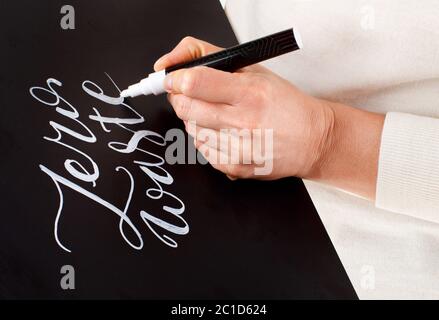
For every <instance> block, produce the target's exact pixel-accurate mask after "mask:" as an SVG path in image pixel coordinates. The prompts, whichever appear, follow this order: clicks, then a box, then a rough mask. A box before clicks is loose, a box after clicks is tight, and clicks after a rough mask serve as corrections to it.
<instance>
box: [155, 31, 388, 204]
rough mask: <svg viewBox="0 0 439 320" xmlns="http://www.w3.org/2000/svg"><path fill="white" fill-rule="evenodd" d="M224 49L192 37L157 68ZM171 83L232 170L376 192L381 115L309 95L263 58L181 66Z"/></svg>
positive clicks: (177, 103) (217, 161)
mask: <svg viewBox="0 0 439 320" xmlns="http://www.w3.org/2000/svg"><path fill="white" fill-rule="evenodd" d="M220 49H221V48H219V47H216V46H214V45H211V44H209V43H207V42H204V41H201V40H197V39H195V38H191V37H186V38H184V39H183V40H182V41H181V42H180V43H179V44H178V45H177V46H176V47H175V48H174V49H173V50H172V51H171V52H170V53H168V54H166V55H165V56H163V57H162V58H160V59H159V60H158V61H157V62H156V64H155V66H154V69H155V70H156V71H158V70H161V69H164V68H166V67H167V66H170V65H173V64H176V63H180V62H183V61H188V60H192V59H195V58H198V57H201V56H204V55H206V54H210V53H213V52H216V51H218V50H220ZM165 87H166V89H167V91H168V93H169V94H168V98H169V101H170V103H171V104H172V106H173V108H174V110H175V112H176V114H177V116H178V117H179V118H180V119H182V120H183V121H184V122H185V125H186V130H187V131H188V133H189V134H190V135H192V136H193V137H194V143H195V146H196V147H197V149H198V150H199V151H200V152H201V153H202V154H203V155H204V157H205V158H206V159H207V160H208V161H209V162H210V163H211V164H212V166H213V167H214V168H216V169H218V170H220V171H222V172H224V173H225V174H226V175H227V176H228V177H229V178H232V179H235V178H257V179H278V178H282V177H288V176H297V177H302V178H307V179H313V180H317V181H321V182H325V183H328V184H331V185H334V186H336V187H339V188H344V189H346V190H349V191H351V192H355V193H358V194H360V195H363V196H366V197H368V198H372V199H373V198H374V197H375V184H376V175H377V166H378V164H377V163H378V154H379V145H380V136H381V131H382V127H383V122H384V116H383V115H380V114H375V113H370V112H366V111H362V110H359V109H355V108H352V107H349V106H345V105H341V104H337V103H332V102H329V101H325V100H322V99H317V98H314V97H311V96H309V95H307V94H305V93H303V92H301V91H300V90H299V89H298V88H296V87H295V86H294V85H292V84H291V83H289V82H288V81H286V80H284V79H282V78H280V77H279V76H277V75H276V74H274V73H273V72H271V71H269V70H268V69H266V68H264V67H262V66H260V65H254V66H251V67H247V68H244V69H242V70H240V71H238V72H235V73H228V72H223V71H218V70H215V69H211V68H207V67H196V68H191V69H183V70H178V71H175V72H172V73H171V74H169V75H168V76H167V78H166V80H165ZM243 132H251V135H250V136H249V135H245V134H243ZM224 141H226V142H227V143H222V142H224ZM258 141H259V143H258ZM255 142H256V144H255ZM255 151H256V152H255ZM237 154H238V156H236V155H237Z"/></svg>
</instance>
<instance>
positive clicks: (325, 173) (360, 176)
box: [307, 102, 385, 199]
mask: <svg viewBox="0 0 439 320" xmlns="http://www.w3.org/2000/svg"><path fill="white" fill-rule="evenodd" d="M325 105H326V107H327V108H328V109H329V110H331V112H330V113H332V115H333V117H332V122H330V123H329V127H328V128H327V129H326V131H325V134H324V135H323V137H322V142H321V147H320V151H319V154H318V155H319V156H318V157H317V161H316V162H315V165H314V166H313V170H312V171H311V172H310V175H309V176H308V177H307V178H308V179H312V180H316V181H320V182H323V183H326V184H329V185H332V186H335V187H338V188H341V189H344V190H346V191H349V192H352V193H356V194H358V195H361V196H364V197H366V198H369V199H374V198H375V191H376V177H377V172H378V158H379V148H380V143H381V133H382V129H383V126H384V118H385V116H384V115H383V114H377V113H373V112H368V111H364V110H360V109H357V108H353V107H349V106H346V105H343V104H339V103H332V102H326V104H325Z"/></svg>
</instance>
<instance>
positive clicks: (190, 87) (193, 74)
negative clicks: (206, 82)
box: [180, 68, 201, 96]
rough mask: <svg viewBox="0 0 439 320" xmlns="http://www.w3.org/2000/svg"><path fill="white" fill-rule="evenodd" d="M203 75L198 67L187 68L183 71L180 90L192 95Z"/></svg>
mask: <svg viewBox="0 0 439 320" xmlns="http://www.w3.org/2000/svg"><path fill="white" fill-rule="evenodd" d="M200 77H201V75H200V72H199V70H197V68H192V69H187V70H184V71H182V75H181V82H180V91H181V93H183V94H184V95H186V96H191V95H193V94H194V92H195V90H196V88H197V86H198V83H199V82H200V81H199V79H200Z"/></svg>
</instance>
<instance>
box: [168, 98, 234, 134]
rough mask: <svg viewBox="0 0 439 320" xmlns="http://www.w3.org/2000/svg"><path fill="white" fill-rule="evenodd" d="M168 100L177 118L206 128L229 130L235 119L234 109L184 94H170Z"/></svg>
mask: <svg viewBox="0 0 439 320" xmlns="http://www.w3.org/2000/svg"><path fill="white" fill-rule="evenodd" d="M168 99H169V102H170V103H171V105H172V107H173V108H174V111H175V113H176V114H177V117H179V118H180V119H181V120H183V121H193V122H196V123H197V125H199V126H202V127H205V128H211V129H216V130H219V129H221V128H227V127H228V126H229V123H231V122H232V121H231V118H232V117H234V112H233V111H234V109H233V107H231V106H229V105H225V104H214V103H209V102H205V101H202V100H198V99H194V98H191V97H188V96H185V95H183V94H169V95H168Z"/></svg>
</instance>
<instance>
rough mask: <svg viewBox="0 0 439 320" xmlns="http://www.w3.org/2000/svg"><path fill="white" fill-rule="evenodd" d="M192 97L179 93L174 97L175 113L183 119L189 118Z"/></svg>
mask: <svg viewBox="0 0 439 320" xmlns="http://www.w3.org/2000/svg"><path fill="white" fill-rule="evenodd" d="M191 105H192V99H191V98H188V97H185V96H182V95H179V96H175V97H174V98H173V99H172V106H173V108H174V111H175V114H176V115H177V117H178V118H179V119H181V120H189V116H190V110H191Z"/></svg>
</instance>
